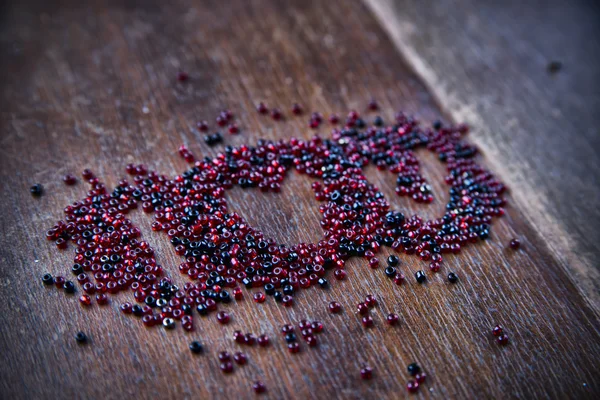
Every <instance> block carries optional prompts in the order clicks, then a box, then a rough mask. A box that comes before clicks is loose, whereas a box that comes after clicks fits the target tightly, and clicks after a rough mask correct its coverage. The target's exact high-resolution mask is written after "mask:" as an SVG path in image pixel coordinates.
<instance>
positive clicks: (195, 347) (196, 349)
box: [190, 341, 204, 354]
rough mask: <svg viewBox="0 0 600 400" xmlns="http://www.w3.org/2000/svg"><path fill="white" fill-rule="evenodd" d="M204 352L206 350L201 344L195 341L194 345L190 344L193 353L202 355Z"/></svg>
mask: <svg viewBox="0 0 600 400" xmlns="http://www.w3.org/2000/svg"><path fill="white" fill-rule="evenodd" d="M203 350H204V348H203V347H202V344H200V342H198V341H193V342H192V343H190V351H191V352H192V353H194V354H200V353H202V351H203Z"/></svg>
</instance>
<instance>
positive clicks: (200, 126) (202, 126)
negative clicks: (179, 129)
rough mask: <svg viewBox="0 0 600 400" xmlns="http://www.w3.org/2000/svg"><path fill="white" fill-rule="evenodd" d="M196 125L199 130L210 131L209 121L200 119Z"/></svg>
mask: <svg viewBox="0 0 600 400" xmlns="http://www.w3.org/2000/svg"><path fill="white" fill-rule="evenodd" d="M196 127H197V128H198V130H199V131H201V132H206V131H208V121H199V122H198V123H197V124H196Z"/></svg>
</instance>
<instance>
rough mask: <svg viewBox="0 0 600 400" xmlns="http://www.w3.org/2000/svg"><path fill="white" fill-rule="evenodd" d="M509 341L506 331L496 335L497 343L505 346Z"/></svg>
mask: <svg viewBox="0 0 600 400" xmlns="http://www.w3.org/2000/svg"><path fill="white" fill-rule="evenodd" d="M508 342H509V339H508V335H507V334H506V333H503V334H502V335H500V336H498V344H500V345H502V346H505V345H507V344H508Z"/></svg>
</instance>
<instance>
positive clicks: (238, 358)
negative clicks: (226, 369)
mask: <svg viewBox="0 0 600 400" xmlns="http://www.w3.org/2000/svg"><path fill="white" fill-rule="evenodd" d="M233 360H234V361H235V363H236V364H238V365H245V364H246V363H247V362H248V357H246V355H245V354H244V353H242V352H239V351H238V352H237V353H235V354H234V355H233Z"/></svg>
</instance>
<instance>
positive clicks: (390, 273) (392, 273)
mask: <svg viewBox="0 0 600 400" xmlns="http://www.w3.org/2000/svg"><path fill="white" fill-rule="evenodd" d="M384 272H385V275H386V276H387V277H388V278H394V277H395V276H396V273H397V270H396V268H394V267H392V266H391V265H389V266H388V267H387V268H386V269H385V271H384Z"/></svg>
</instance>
